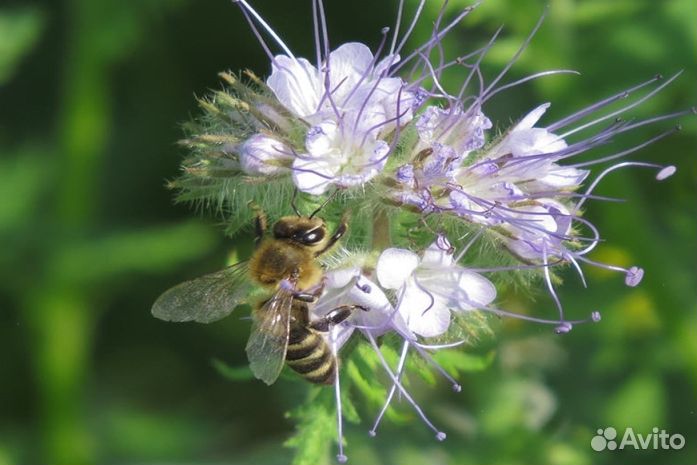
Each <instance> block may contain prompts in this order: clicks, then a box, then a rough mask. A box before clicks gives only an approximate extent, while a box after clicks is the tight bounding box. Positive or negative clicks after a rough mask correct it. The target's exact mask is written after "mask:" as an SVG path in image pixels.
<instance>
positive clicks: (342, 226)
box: [315, 213, 348, 257]
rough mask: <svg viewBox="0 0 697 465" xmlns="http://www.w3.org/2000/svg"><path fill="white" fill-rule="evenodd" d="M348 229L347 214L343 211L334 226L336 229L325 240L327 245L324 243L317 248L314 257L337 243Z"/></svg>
mask: <svg viewBox="0 0 697 465" xmlns="http://www.w3.org/2000/svg"><path fill="white" fill-rule="evenodd" d="M347 230H348V214H346V213H344V215H343V216H342V217H341V220H340V221H339V226H337V227H336V231H334V234H332V237H330V238H329V240H328V241H327V245H325V246H324V247H323V248H322V249H321V250H318V251H317V252H315V257H319V256H320V255H322V254H323V253H324V252H326V251H327V250H329V249H331V248H332V247H333V246H334V244H336V243H337V241H338V240H339V239H341V237H342V236H343V235H344V234H346V231H347Z"/></svg>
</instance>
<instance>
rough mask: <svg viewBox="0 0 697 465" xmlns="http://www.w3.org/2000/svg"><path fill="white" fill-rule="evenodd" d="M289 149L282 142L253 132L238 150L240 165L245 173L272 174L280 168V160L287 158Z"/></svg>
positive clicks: (288, 157)
mask: <svg viewBox="0 0 697 465" xmlns="http://www.w3.org/2000/svg"><path fill="white" fill-rule="evenodd" d="M289 153H290V149H289V148H288V147H286V145H285V144H284V143H283V142H280V141H278V140H276V139H274V138H272V137H269V136H265V135H263V134H254V135H253V136H252V137H250V138H249V139H247V140H246V141H245V142H244V144H242V146H241V147H240V150H239V159H240V167H241V168H242V171H244V172H245V173H247V174H252V175H260V174H273V173H276V172H278V171H279V170H281V169H282V168H283V167H282V166H280V162H281V161H282V160H289V159H290V155H288V154H289Z"/></svg>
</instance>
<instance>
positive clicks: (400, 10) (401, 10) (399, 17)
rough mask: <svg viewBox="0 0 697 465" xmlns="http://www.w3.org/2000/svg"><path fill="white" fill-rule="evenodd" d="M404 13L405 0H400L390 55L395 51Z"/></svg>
mask: <svg viewBox="0 0 697 465" xmlns="http://www.w3.org/2000/svg"><path fill="white" fill-rule="evenodd" d="M402 13H404V0H399V6H398V7H397V20H396V21H395V24H394V34H393V35H392V44H391V45H390V55H392V54H393V53H394V50H395V47H396V46H397V36H398V35H399V26H401V24H402Z"/></svg>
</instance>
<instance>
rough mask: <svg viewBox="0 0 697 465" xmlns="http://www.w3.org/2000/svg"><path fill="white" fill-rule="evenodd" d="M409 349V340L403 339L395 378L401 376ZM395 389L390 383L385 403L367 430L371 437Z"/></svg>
mask: <svg viewBox="0 0 697 465" xmlns="http://www.w3.org/2000/svg"><path fill="white" fill-rule="evenodd" d="M408 351H409V341H406V340H405V341H404V345H403V346H402V353H401V355H400V356H399V362H398V363H397V378H398V379H400V378H401V377H402V373H403V371H404V364H405V362H406V360H407V352H408ZM396 390H397V386H396V385H395V384H392V386H391V387H390V392H389V393H388V394H387V397H386V399H385V403H384V404H383V406H382V408H381V409H380V413H378V416H377V418H376V419H375V423H373V427H372V428H371V429H370V431H368V434H369V435H370V436H371V437H375V435H376V434H377V429H378V426H379V425H380V422H381V421H382V418H383V417H384V416H385V412H387V407H389V405H390V403H391V402H392V398H393V397H394V393H395V391H396Z"/></svg>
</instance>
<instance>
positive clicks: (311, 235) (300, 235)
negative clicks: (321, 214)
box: [273, 216, 328, 249]
mask: <svg viewBox="0 0 697 465" xmlns="http://www.w3.org/2000/svg"><path fill="white" fill-rule="evenodd" d="M327 236H328V235H327V225H326V224H325V223H324V220H323V219H321V218H315V217H307V216H284V217H283V218H281V219H280V220H278V221H277V222H276V224H274V225H273V237H275V238H276V239H284V240H289V241H291V242H294V243H296V244H298V245H302V246H304V247H310V248H317V249H321V248H322V247H324V244H325V243H326V242H327V240H328V237H327Z"/></svg>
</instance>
